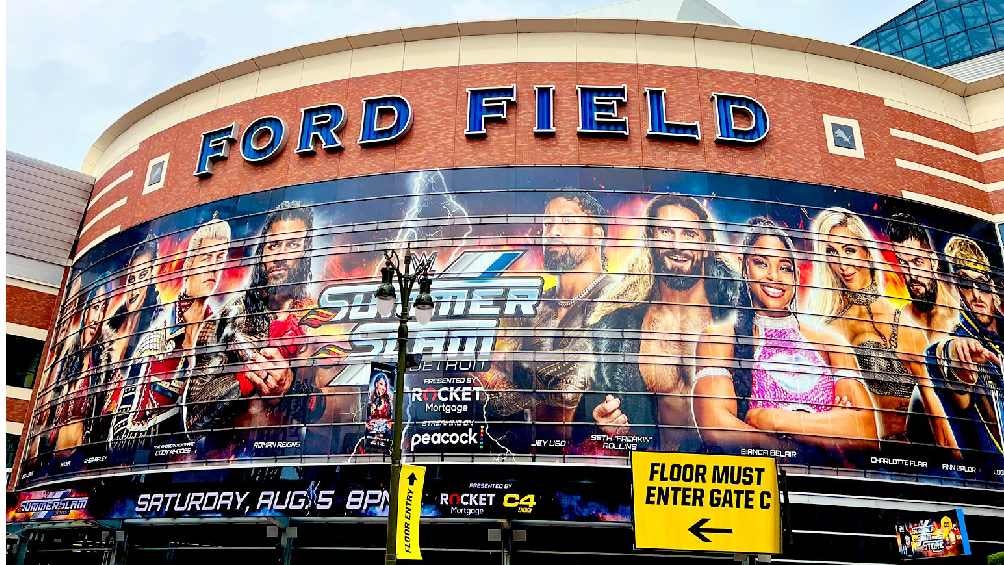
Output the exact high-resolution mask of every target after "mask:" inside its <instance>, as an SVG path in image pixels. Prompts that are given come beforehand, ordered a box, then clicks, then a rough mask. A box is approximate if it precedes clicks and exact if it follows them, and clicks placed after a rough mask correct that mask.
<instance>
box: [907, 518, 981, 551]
mask: <svg viewBox="0 0 1004 565" xmlns="http://www.w3.org/2000/svg"><path fill="white" fill-rule="evenodd" d="M896 543H897V545H898V546H899V556H900V558H901V559H926V558H930V557H957V556H960V555H970V554H971V553H970V550H969V536H968V534H967V533H966V518H965V515H964V514H963V513H962V510H961V509H958V508H956V509H954V510H949V511H947V512H932V513H931V514H929V515H927V516H922V517H916V518H909V519H905V520H902V521H900V522H898V523H897V524H896Z"/></svg>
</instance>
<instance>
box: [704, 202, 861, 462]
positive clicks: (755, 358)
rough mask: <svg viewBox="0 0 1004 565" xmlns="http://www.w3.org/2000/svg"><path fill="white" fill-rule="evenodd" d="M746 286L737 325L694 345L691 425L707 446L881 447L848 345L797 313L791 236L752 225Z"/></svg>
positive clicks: (768, 224) (800, 450)
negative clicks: (696, 428) (695, 427)
mask: <svg viewBox="0 0 1004 565" xmlns="http://www.w3.org/2000/svg"><path fill="white" fill-rule="evenodd" d="M741 259H742V278H743V286H744V289H743V290H742V291H741V292H740V297H739V304H738V308H737V310H736V315H735V318H734V320H730V321H725V322H722V323H720V324H715V325H712V326H711V327H709V328H708V329H707V330H706V331H705V332H704V335H702V336H701V338H700V341H699V343H698V346H697V373H696V375H695V381H694V403H693V407H694V419H695V421H696V422H697V425H698V427H699V429H700V433H701V438H702V440H703V441H704V444H705V447H706V449H708V451H711V452H715V451H725V452H731V451H735V450H736V449H738V448H741V447H751V448H767V449H781V450H786V451H788V450H794V451H796V452H797V456H798V457H799V458H802V457H804V456H809V455H810V453H809V452H819V451H821V452H823V453H826V452H831V451H832V452H834V455H836V456H838V457H842V454H843V453H844V452H845V451H847V450H870V449H878V437H877V427H876V422H875V406H874V404H873V402H872V398H871V396H870V395H869V393H868V389H867V388H866V387H865V385H864V384H863V383H862V382H861V380H860V372H859V370H858V365H857V361H856V359H855V357H854V354H853V350H852V349H851V348H850V345H849V344H847V343H845V342H844V340H843V339H842V338H840V336H838V335H837V334H836V333H833V332H831V331H829V330H827V329H825V328H820V327H818V326H815V325H811V324H809V323H807V322H804V321H802V320H801V319H799V317H798V316H797V314H796V312H795V309H796V305H797V300H796V297H797V289H798V280H799V278H798V261H797V260H796V258H795V253H794V245H793V244H792V242H791V238H790V237H788V235H787V234H786V233H785V232H784V230H782V229H781V228H780V227H779V226H778V225H777V224H775V223H774V222H773V221H771V220H770V219H768V218H754V219H752V220H751V221H750V228H749V231H748V232H747V234H746V237H745V238H744V241H743V243H742V249H741Z"/></svg>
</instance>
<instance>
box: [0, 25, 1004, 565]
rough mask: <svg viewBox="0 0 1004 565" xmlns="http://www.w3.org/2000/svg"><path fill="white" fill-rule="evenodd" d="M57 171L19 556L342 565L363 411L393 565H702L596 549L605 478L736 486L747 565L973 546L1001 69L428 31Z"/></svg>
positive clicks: (367, 519) (773, 49) (810, 52)
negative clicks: (395, 266) (59, 188)
mask: <svg viewBox="0 0 1004 565" xmlns="http://www.w3.org/2000/svg"><path fill="white" fill-rule="evenodd" d="M82 170H83V173H84V174H86V175H90V176H92V177H94V178H95V179H96V180H95V181H94V184H93V190H92V192H91V194H90V198H89V201H88V204H87V207H86V211H85V212H84V216H83V219H82V221H81V224H80V227H79V230H78V232H77V235H76V238H75V242H74V248H73V252H72V257H71V259H70V261H69V262H70V266H69V267H68V269H67V273H66V277H65V279H66V280H65V282H64V283H63V284H62V285H61V290H60V297H59V302H58V303H59V305H60V306H59V313H58V316H57V319H56V323H55V324H54V325H53V328H54V330H53V331H51V332H49V338H48V342H47V347H46V350H45V352H44V353H43V355H42V362H41V369H40V371H39V375H40V376H39V378H38V379H36V383H35V387H34V390H33V394H32V398H31V408H30V422H29V423H28V424H26V426H25V431H24V434H23V436H22V437H23V439H22V441H21V453H20V456H19V459H18V461H17V462H16V463H15V467H14V476H13V477H12V484H11V488H13V490H11V491H9V492H8V500H7V521H8V532H9V535H16V536H17V539H16V542H15V543H13V544H12V543H10V542H9V547H11V551H12V552H15V553H16V557H18V558H19V559H24V560H26V561H27V562H38V563H42V562H45V563H55V562H69V561H73V562H80V561H81V560H83V561H85V562H90V561H94V562H99V561H108V560H116V561H117V560H121V559H125V558H126V557H127V556H128V558H129V559H138V560H140V561H141V562H144V563H145V562H161V561H165V562H166V561H173V560H182V559H185V560H188V561H193V562H202V561H208V560H210V559H219V558H220V557H223V556H224V554H223V553H221V551H222V550H226V552H227V553H226V554H225V557H226V558H239V559H241V560H243V561H245V562H247V563H274V562H278V561H279V560H282V561H284V562H298V563H305V562H308V560H312V559H330V558H331V557H333V556H335V555H336V553H334V552H338V553H337V555H338V556H339V557H341V558H343V559H354V560H358V561H360V562H378V561H379V560H380V559H381V556H382V553H381V552H382V549H383V540H384V533H385V532H384V523H385V518H384V516H386V511H387V494H386V490H387V482H388V477H389V466H388V465H387V462H388V457H387V455H386V443H387V439H388V437H389V433H390V423H391V422H392V420H393V414H392V413H391V407H392V405H393V402H392V400H393V396H394V395H395V394H405V395H406V397H405V398H406V414H405V415H404V420H405V422H406V427H405V429H404V449H405V459H406V460H407V461H408V462H417V463H420V464H423V465H426V467H427V469H428V473H427V476H426V481H425V482H426V484H425V496H424V498H423V501H422V516H423V518H422V532H423V534H422V536H423V537H422V546H423V553H424V554H425V559H426V560H427V561H454V560H458V559H464V560H470V559H476V560H477V561H479V562H500V563H502V562H514V563H518V562H545V561H546V562H548V563H563V562H568V563H583V562H593V561H623V560H631V559H637V560H648V559H652V558H653V556H655V558H658V557H666V558H685V559H692V560H713V559H722V558H725V559H732V556H731V555H726V556H722V555H720V554H719V555H713V554H686V555H685V554H664V553H660V554H654V553H653V552H651V551H640V550H635V549H633V546H632V535H631V501H632V498H631V496H632V493H631V474H630V469H629V467H628V462H629V455H630V453H631V452H632V451H635V450H648V451H668V452H671V451H679V452H690V453H712V454H715V453H728V454H740V455H758V456H768V457H773V458H775V459H776V460H777V462H778V464H779V465H780V466H781V469H782V470H784V471H785V474H786V477H787V478H786V489H787V492H788V503H787V504H786V516H785V521H786V524H787V525H788V528H787V533H786V535H785V544H784V551H783V552H782V553H781V554H779V555H776V556H774V560H775V561H778V562H785V561H788V562H798V563H810V562H820V563H823V562H825V563H857V562H871V563H893V562H896V561H897V560H898V559H899V558H900V555H901V550H902V548H901V547H899V545H898V543H897V542H899V541H901V539H900V537H898V533H897V531H896V529H895V528H896V524H897V523H902V522H903V521H904V520H908V519H914V518H916V517H918V516H923V515H929V514H932V513H934V514H937V513H941V512H950V511H951V512H954V511H955V510H956V509H961V510H962V512H963V513H964V516H965V526H964V527H963V528H962V529H963V532H964V533H965V537H966V538H967V540H968V546H967V547H969V548H970V553H971V555H970V556H968V557H960V558H959V559H960V561H966V560H968V561H969V562H974V563H977V562H986V559H987V556H988V555H990V554H993V553H996V552H1000V551H1004V544H1002V542H1004V537H1002V536H1001V532H1002V531H1004V496H1002V494H1001V491H1002V488H1001V487H1002V485H1004V450H1002V446H1004V435H1002V429H1004V422H1002V416H1001V414H1002V410H1004V402H1002V397H1001V393H1000V391H1001V388H1002V386H1004V383H1002V381H1001V379H1002V376H1001V370H1000V364H999V356H1000V355H1001V353H1002V352H1001V349H1000V348H1001V345H1002V344H1004V340H1002V339H1001V337H1000V331H1001V329H1002V328H1000V327H999V326H998V324H1000V323H1004V322H1002V318H1001V317H1002V315H1004V314H1002V313H1004V304H1002V298H1004V290H1002V287H1001V285H1002V282H1004V280H1002V277H1001V275H1002V254H1001V245H1000V237H999V235H998V226H997V222H998V221H999V219H1000V218H1001V217H1002V216H1001V214H1002V213H1004V201H1002V200H1001V199H1000V197H999V195H1000V194H1001V189H1004V77H1001V76H1000V75H998V76H992V77H990V78H983V79H980V80H978V81H973V82H966V81H964V80H961V79H959V78H955V77H953V76H950V75H948V74H945V73H944V72H941V71H938V70H934V69H932V68H930V67H926V66H923V65H919V64H916V63H913V62H911V61H907V60H905V59H901V58H897V57H894V56H890V55H886V54H882V53H878V52H876V51H871V50H868V49H864V48H859V47H853V46H847V45H837V44H832V43H827V42H823V41H819V40H814V39H808V38H801V37H795V36H789V35H782V34H777V33H770V32H763V31H757V30H750V29H744V28H741V27H736V26H731V25H722V24H712V23H694V22H680V21H654V20H646V19H610V18H597V19H590V18H586V17H581V18H565V19H534V20H506V21H483V22H462V23H455V24H447V25H438V26H429V27H420V28H408V29H398V30H388V31H383V32H378V33H372V34H365V35H357V36H350V37H345V38H339V39H335V40H331V41H325V42H321V43H314V44H307V45H301V46H298V47H293V48H290V49H287V50H284V51H280V52H276V53H271V54H268V55H263V56H261V57H256V58H254V59H251V60H247V61H242V62H239V63H235V64H234V65H231V66H228V67H224V68H221V69H217V70H214V71H212V72H210V73H207V74H206V75H203V76H200V77H197V78H195V79H192V80H190V81H188V82H185V83H182V84H180V85H177V86H175V87H173V88H171V89H169V90H167V91H165V92H163V93H161V94H159V95H157V96H155V97H154V98H152V99H150V100H148V101H146V102H144V103H143V104H141V105H140V106H138V107H137V108H135V109H133V110H131V111H130V112H128V113H127V114H125V115H124V116H123V117H121V118H120V119H119V120H118V121H116V122H115V123H114V124H112V125H111V126H110V127H109V128H108V129H107V130H106V131H105V132H104V133H103V134H102V135H101V137H100V138H99V139H98V140H97V141H96V142H95V144H94V145H93V147H92V148H91V150H90V151H89V152H88V154H87V157H86V160H85V163H84V165H83V167H82ZM405 247H409V248H410V249H411V251H412V252H413V253H418V254H421V255H434V256H435V266H436V271H437V276H436V277H435V279H434V281H433V284H432V294H433V296H434V297H435V300H436V306H435V310H434V314H433V318H432V321H431V322H429V323H427V324H418V323H417V322H414V323H413V324H412V325H411V341H410V344H409V346H410V352H411V353H415V354H418V355H420V356H421V358H420V361H419V362H418V363H417V364H415V366H413V367H410V368H409V371H408V374H407V379H406V383H405V389H406V390H404V391H396V390H394V387H393V386H392V384H393V381H392V379H388V378H386V374H385V373H382V372H381V371H380V370H379V368H380V367H381V364H382V363H389V362H390V363H392V362H393V361H394V360H395V358H396V345H395V336H396V326H397V324H396V322H395V321H394V320H392V319H385V318H382V317H380V316H379V315H378V313H377V311H376V300H375V298H374V292H375V290H376V287H377V284H378V282H379V280H380V279H379V273H380V268H381V266H382V265H383V257H384V252H385V251H386V250H398V251H401V250H403V249H404V248H405ZM953 515H954V514H953ZM949 529H952V528H947V529H946V530H945V532H946V533H945V536H946V537H944V538H943V539H944V540H948V539H949V538H948V535H949V534H948V530H949ZM953 531H954V530H953ZM960 535H961V534H956V533H952V534H951V539H952V540H953V541H952V542H951V544H949V542H947V541H946V542H945V543H946V544H949V545H952V544H956V542H957V541H958V539H961V538H959V536H960ZM956 545H959V547H961V544H956ZM953 547H954V545H953ZM911 551H912V550H911ZM235 556H236V557H235Z"/></svg>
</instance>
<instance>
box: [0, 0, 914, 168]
mask: <svg viewBox="0 0 1004 565" xmlns="http://www.w3.org/2000/svg"><path fill="white" fill-rule="evenodd" d="M609 3H610V2H609V0H577V1H573V0H558V1H556V2H549V3H545V2H541V1H539V0H536V1H535V0H505V1H504V2H492V1H487V0H460V1H455V0H441V1H437V2H415V1H414V0H412V1H406V0H394V1H389V0H339V1H329V2H307V1H303V0H286V1H282V2H276V1H274V0H273V1H271V2H259V1H253V0H244V1H240V2H238V1H233V0H231V1H224V0H199V1H197V2H196V1H191V0H174V1H171V2H150V1H135V0H133V1H127V0H116V1H111V0H106V1H98V0H73V1H72V2H68V1H66V0H31V1H17V2H9V3H8V4H7V55H8V56H7V145H8V149H11V150H13V151H17V152H19V153H24V154H26V155H29V156H32V157H36V158H38V159H43V160H46V161H50V162H52V163H55V164H57V165H61V166H64V167H68V168H71V169H78V168H79V167H80V164H81V162H82V161H83V158H84V154H85V153H86V152H87V149H88V148H89V147H90V145H91V143H93V142H94V140H95V139H97V137H98V136H99V135H100V134H101V132H102V131H103V130H104V129H105V128H106V127H107V126H109V125H110V124H111V123H112V122H113V121H115V120H116V119H117V118H118V117H119V116H121V115H122V114H124V113H125V112H127V111H128V110H129V109H131V108H132V107H134V106H136V105H137V104H139V103H140V102H142V101H143V100H145V99H147V98H149V97H151V96H153V95H155V94H157V93H158V92H160V91H162V90H164V89H166V88H169V87H170V86H172V85H174V84H177V83H179V82H182V81H185V80H187V79H189V78H192V77H194V76H197V75H199V74H202V73H204V72H206V71H209V70H211V69H214V68H217V67H221V66H225V65H228V64H230V63H233V62H236V61H238V60H241V59H247V58H249V57H253V56H255V55H260V54H263V53H268V52H270V51H275V50H278V49H283V48H286V47H290V46H292V45H299V44H302V43H309V42H313V41H320V40H323V39H329V38H333V37H339V36H343V35H348V34H353V33H360V32H366V31H374V30H378V29H386V28H396V27H408V26H414V25H425V24H430V23H441V22H450V21H458V20H475V19H503V18H510V17H533V16H537V17H554V16H562V15H569V14H574V13H576V12H579V11H581V10H585V9H589V8H593V7H596V6H602V5H604V4H609ZM712 3H713V4H715V5H716V6H717V7H718V8H719V9H721V10H722V11H723V12H725V13H726V14H728V15H729V16H731V17H732V18H733V19H734V20H736V21H737V22H739V24H740V25H742V26H744V27H748V28H754V29H765V30H770V31H778V32H783V33H790V34H794V35H802V36H808V37H815V38H819V39H824V40H828V41H834V42H840V43H849V42H851V41H853V40H855V39H857V38H858V37H859V36H860V35H862V34H864V33H865V32H866V31H869V30H870V29H872V28H874V27H875V26H877V25H878V24H880V23H882V22H884V21H886V20H888V19H889V18H891V17H893V16H895V15H896V14H898V13H899V12H901V11H902V10H904V9H905V8H907V7H909V6H910V5H912V4H913V3H914V2H913V1H911V0H712ZM54 132H58V135H54Z"/></svg>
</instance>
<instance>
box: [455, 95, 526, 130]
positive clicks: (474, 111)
mask: <svg viewBox="0 0 1004 565" xmlns="http://www.w3.org/2000/svg"><path fill="white" fill-rule="evenodd" d="M509 102H512V103H515V102H516V85H515V84H511V85H509V86H488V87H483V88H468V89H467V129H466V130H464V135H469V136H476V135H487V134H488V130H487V128H486V127H485V122H487V121H488V120H499V121H505V120H506V114H507V110H508V108H509Z"/></svg>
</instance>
